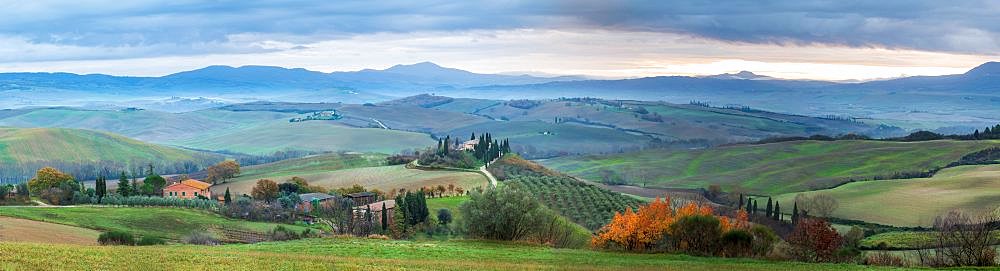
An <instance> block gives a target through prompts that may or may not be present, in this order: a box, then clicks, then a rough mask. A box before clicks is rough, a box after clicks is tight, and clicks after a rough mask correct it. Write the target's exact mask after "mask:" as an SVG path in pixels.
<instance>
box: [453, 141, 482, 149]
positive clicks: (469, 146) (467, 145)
mask: <svg viewBox="0 0 1000 271" xmlns="http://www.w3.org/2000/svg"><path fill="white" fill-rule="evenodd" d="M476 144H479V139H473V140H469V141H465V142H464V143H462V145H461V146H459V147H458V150H460V151H471V150H475V149H476Z"/></svg>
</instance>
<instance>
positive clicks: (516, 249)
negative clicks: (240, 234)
mask: <svg viewBox="0 0 1000 271" xmlns="http://www.w3.org/2000/svg"><path fill="white" fill-rule="evenodd" d="M0 251H2V252H4V253H0V268H2V269H6V270H42V269H57V270H134V269H135V268H136V263H141V264H142V266H144V267H146V268H147V269H154V270H158V269H205V268H209V269H210V270H247V269H255V270H402V269H406V270H462V271H466V270H629V271H635V270H694V271H699V270H748V271H754V270H787V271H795V270H806V271H825V270H890V268H881V267H869V266H861V265H850V264H808V263H796V262H774V261H764V260H751V259H726V258H702V257H693V256H686V255H665V254H627V253H616V252H600V251H592V250H582V249H553V248H549V247H543V246H532V245H524V244H511V243H498V242H486V241H454V240H452V241H391V240H378V239H358V238H334V239H306V240H298V241H287V242H268V243H258V244H251V245H224V246H190V245H177V246H151V247H121V246H79V245H51V244H22V243H0ZM122 255H128V257H121V256H122ZM892 270H899V269H892Z"/></svg>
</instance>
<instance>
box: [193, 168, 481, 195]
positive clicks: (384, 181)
mask: <svg viewBox="0 0 1000 271" xmlns="http://www.w3.org/2000/svg"><path fill="white" fill-rule="evenodd" d="M261 176H267V175H261ZM290 176H298V177H302V178H305V179H306V181H308V182H309V184H310V185H318V186H322V187H326V188H331V189H335V188H340V187H350V186H353V185H355V184H358V185H362V186H364V187H365V188H368V189H373V188H375V189H379V190H382V191H390V190H394V189H400V188H406V189H407V190H417V189H420V188H421V187H425V186H427V187H430V186H437V185H444V186H447V185H449V184H454V185H456V186H461V187H462V188H464V189H465V190H469V189H472V188H474V187H481V186H485V185H486V184H487V180H486V177H484V176H483V175H481V174H479V173H475V172H461V171H446V170H420V169H408V168H406V167H405V166H404V165H395V166H378V167H360V168H349V169H342V170H333V171H321V172H312V173H305V174H297V173H295V174H290V173H289V172H285V173H283V175H282V176H281V177H276V178H273V179H272V180H273V181H276V182H284V181H287V180H288V179H291V177H290ZM285 177H288V178H285ZM240 180H241V181H230V182H226V183H222V184H218V185H215V186H212V191H213V192H214V193H223V192H225V191H226V188H229V189H230V192H231V193H235V194H250V191H251V190H252V189H253V186H254V185H256V180H257V179H245V178H241V179H240Z"/></svg>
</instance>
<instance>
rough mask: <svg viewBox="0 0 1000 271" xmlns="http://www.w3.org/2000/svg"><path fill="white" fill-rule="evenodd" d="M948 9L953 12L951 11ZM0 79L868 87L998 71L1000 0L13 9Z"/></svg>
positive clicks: (497, 0) (7, 18)
mask: <svg viewBox="0 0 1000 271" xmlns="http://www.w3.org/2000/svg"><path fill="white" fill-rule="evenodd" d="M955 2H958V3H955ZM0 5H2V6H3V8H0V18H3V23H0V72H15V71H30V72H74V73H104V74H113V75H129V76H160V75H166V74H171V73H175V72H179V71H184V70H192V69H197V68H201V67H205V66H209V65H230V66H243V65H270V66H282V67H289V68H306V69H310V70H316V71H323V72H332V71H351V70H360V69H365V68H375V69H383V68H387V67H390V66H393V65H396V64H410V63H417V62H423V61H430V62H434V63H437V64H439V65H442V66H446V67H453V68H459V69H464V70H469V71H473V72H479V73H515V74H516V73H528V74H545V75H586V76H592V77H599V78H635V77H645V76H658V75H692V76H695V75H710V74H721V73H733V72H738V71H741V70H748V71H752V72H755V73H758V74H763V75H768V76H774V77H779V78H789V79H819V80H870V79H878V78H892V77H900V76H913V75H943V74H956V73H962V72H965V71H967V70H969V69H971V68H973V67H975V66H977V65H979V64H982V63H984V62H987V61H1000V1H990V0H981V1H976V0H972V1H937V0H911V1H895V0H881V1H813V0H799V1H619V0H578V1H541V0H534V1H513V0H494V1H478V0H469V1H370V0H366V1H353V0H345V1H251V0H243V1H187V0H173V1H106V0H79V1H44V0H36V1H8V0H0Z"/></svg>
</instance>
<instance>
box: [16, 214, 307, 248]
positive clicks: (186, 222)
mask: <svg viewBox="0 0 1000 271" xmlns="http://www.w3.org/2000/svg"><path fill="white" fill-rule="evenodd" d="M0 216H6V217H15V218H22V219H29V220H35V221H43V222H50V223H56V224H63V225H69V226H76V227H82V228H88V229H95V230H99V231H112V230H117V231H126V232H130V233H133V234H138V235H142V236H147V235H148V236H159V237H163V238H166V239H171V240H180V239H182V238H183V237H184V236H186V235H188V234H191V233H192V232H196V231H205V230H206V229H208V228H212V227H221V228H225V229H241V230H248V231H256V232H266V231H269V230H271V229H273V228H274V227H275V226H277V225H279V224H274V223H261V222H250V221H243V220H235V219H228V218H225V217H222V216H220V215H217V214H214V213H209V212H205V211H198V210H191V209H178V208H153V207H146V208H125V207H67V208H26V207H0ZM282 225H283V226H285V227H288V228H292V229H295V230H297V231H301V230H303V229H304V228H302V227H298V226H292V225H284V224H282Z"/></svg>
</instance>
